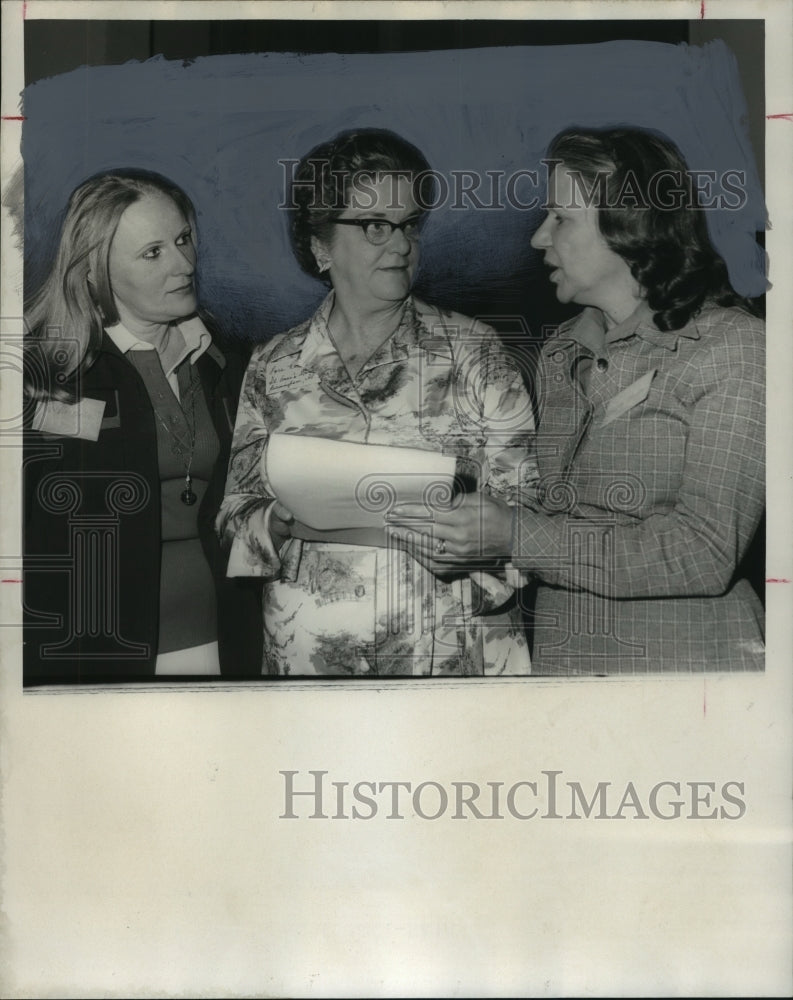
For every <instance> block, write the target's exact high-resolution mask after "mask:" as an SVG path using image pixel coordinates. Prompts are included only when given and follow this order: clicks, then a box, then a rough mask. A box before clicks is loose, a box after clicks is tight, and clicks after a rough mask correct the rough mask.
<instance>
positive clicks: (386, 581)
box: [217, 293, 538, 677]
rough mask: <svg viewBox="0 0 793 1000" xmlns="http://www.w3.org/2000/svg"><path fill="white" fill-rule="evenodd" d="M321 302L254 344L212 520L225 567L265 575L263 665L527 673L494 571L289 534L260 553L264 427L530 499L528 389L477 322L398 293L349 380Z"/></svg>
mask: <svg viewBox="0 0 793 1000" xmlns="http://www.w3.org/2000/svg"><path fill="white" fill-rule="evenodd" d="M332 306H333V293H331V294H330V295H329V296H328V298H326V300H325V301H324V302H323V304H322V305H321V306H320V308H319V309H318V311H317V312H316V313H315V314H314V316H313V317H312V318H311V319H309V320H308V321H306V322H304V323H302V324H300V325H299V326H296V327H295V328H294V329H292V330H290V331H288V332H287V333H285V334H282V335H279V336H278V337H275V338H274V339H273V340H271V341H269V342H268V343H267V344H264V345H261V346H260V347H258V348H257V349H256V350H255V351H254V353H253V355H252V358H251V361H250V365H249V367H248V371H247V374H246V378H245V383H244V387H243V392H242V397H241V400H240V405H239V410H238V415H237V423H236V427H235V431H234V438H233V442H232V449H231V460H230V464H229V473H228V479H227V484H226V496H225V498H224V501H223V504H222V506H221V509H220V513H219V515H218V519H217V528H218V532H219V534H220V536H221V540H222V541H223V542H224V543H225V544H226V545H227V546H229V547H230V550H231V552H230V559H229V575H239V576H259V577H264V578H266V580H267V581H268V582H267V583H266V585H265V588H264V599H263V600H264V655H263V659H264V662H263V673H265V674H278V675H292V676H296V675H322V676H350V677H352V676H367V675H368V676H404V675H424V676H426V675H433V676H439V675H458V676H459V675H485V674H487V675H493V674H527V673H529V672H530V663H529V654H528V647H527V644H526V639H525V635H524V626H523V621H522V615H521V612H520V608H519V606H518V602H517V601H516V599H515V593H514V591H513V588H512V587H511V586H509V585H508V584H507V583H506V581H505V578H504V574H503V573H497V572H495V571H494V572H493V573H489V572H488V573H484V572H474V573H470V574H464V575H460V576H458V577H457V578H455V579H450V580H441V579H439V578H436V577H435V576H433V575H432V574H431V573H429V571H427V570H426V569H424V568H423V567H422V566H421V565H420V564H419V563H418V562H417V561H416V560H414V559H413V558H412V557H411V556H409V555H408V554H407V553H405V552H404V551H402V550H400V549H397V548H394V547H392V546H389V547H387V548H386V547H382V548H381V547H371V548H370V547H367V546H360V545H341V544H338V543H330V542H324V541H323V542H314V541H302V540H300V539H296V538H291V539H289V540H288V541H287V542H286V543H285V544H284V545H283V546H282V547H281V550H280V551H279V552H276V551H275V550H274V548H273V546H272V544H271V542H270V539H269V535H268V534H267V533H266V532H263V531H262V530H261V526H262V518H261V516H260V515H261V512H262V511H266V513H265V523H266V518H267V513H268V512H267V508H268V507H270V505H271V504H272V501H273V494H272V492H271V490H270V489H269V485H268V483H267V481H266V473H265V472H264V463H263V461H262V456H263V452H264V449H265V446H266V444H267V440H268V436H269V435H270V433H273V432H276V431H278V432H282V433H293V434H303V435H310V436H317V437H325V438H333V439H336V440H344V441H352V442H359V443H369V444H377V445H392V446H402V447H411V448H420V449H423V450H427V451H437V452H442V453H444V454H447V455H452V454H453V455H455V456H457V457H458V458H460V459H465V460H467V463H468V466H469V467H470V468H473V469H475V470H476V472H477V474H478V479H479V483H480V488H482V489H485V490H487V491H489V492H490V493H492V494H493V495H494V496H497V497H499V498H501V499H503V500H505V501H506V502H507V503H509V504H511V505H522V504H525V503H528V502H531V501H532V500H533V499H534V497H535V493H536V485H537V479H538V473H537V466H536V461H535V458H534V419H533V413H532V406H531V402H530V398H529V395H528V393H527V391H526V388H525V385H524V382H523V379H522V376H521V373H520V370H519V367H518V365H517V364H516V363H515V361H513V360H512V359H511V358H510V357H509V356H508V355H507V354H506V352H505V350H504V349H503V347H502V346H501V344H500V342H499V340H498V337H497V334H496V333H495V331H494V330H493V329H492V328H491V327H489V326H487V325H485V324H483V323H481V322H478V321H476V320H472V319H469V318H468V317H465V316H462V315H459V314H457V313H452V312H442V311H441V310H439V309H437V308H434V307H429V306H426V305H424V304H423V303H421V302H419V301H418V300H416V299H413V298H410V299H408V300H407V301H406V303H405V307H404V310H403V313H402V317H401V321H400V323H399V326H398V328H397V330H396V331H395V333H394V334H393V335H392V336H391V337H390V338H389V339H388V340H387V341H386V342H385V343H384V344H382V345H381V346H380V347H379V348H378V349H377V351H376V352H375V353H374V354H373V355H372V357H370V359H369V360H368V361H367V362H366V363H365V364H364V365H363V367H362V368H361V370H360V372H359V373H358V374H357V375H356V377H355V378H354V379H353V378H351V377H350V375H349V373H348V371H347V369H346V367H345V365H344V363H343V361H342V359H341V357H340V356H339V354H338V352H337V351H336V348H335V346H334V344H333V341H332V338H331V336H330V333H329V330H328V322H327V321H328V317H329V315H330V312H331V309H332ZM257 512H259V516H257V517H254V515H255V514H257Z"/></svg>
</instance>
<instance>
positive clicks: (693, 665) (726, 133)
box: [5, 19, 768, 690]
mask: <svg viewBox="0 0 793 1000" xmlns="http://www.w3.org/2000/svg"><path fill="white" fill-rule="evenodd" d="M24 40H25V87H24V91H23V93H22V95H21V108H22V115H23V116H24V119H25V120H24V121H23V122H22V160H23V163H24V219H22V218H20V220H19V221H20V225H21V223H22V222H24V234H25V237H24V294H25V336H24V345H23V346H24V389H23V392H24V397H23V402H24V405H23V414H24V418H23V420H22V422H21V426H20V428H19V437H20V443H23V460H22V465H23V485H24V512H23V517H24V534H23V537H24V555H23V561H24V600H23V606H24V685H25V687H26V688H28V689H31V690H32V689H40V688H42V687H46V686H50V685H57V686H59V687H63V686H69V685H95V684H99V685H111V684H113V685H117V684H129V683H132V684H141V683H160V682H172V681H174V680H175V679H176V680H184V681H186V680H190V681H193V682H200V683H201V684H211V683H212V682H213V681H223V682H225V681H247V682H250V681H254V680H277V681H285V680H294V681H300V682H306V681H312V680H313V681H316V680H336V679H337V680H345V679H347V680H356V681H364V680H365V681H367V682H369V683H372V684H375V685H378V684H379V685H384V686H388V685H390V684H392V683H393V682H398V681H400V680H404V679H406V678H414V679H416V678H429V679H434V678H456V679H458V680H459V679H461V678H477V677H478V678H513V679H516V678H517V679H524V680H525V681H527V682H528V681H530V679H531V678H535V677H546V678H547V677H553V678H575V677H593V676H597V677H600V676H604V677H607V676H611V675H619V676H621V677H626V676H635V675H648V674H662V673H676V674H693V673H703V672H709V671H718V672H736V671H740V672H746V671H762V670H764V665H765V661H764V601H765V593H764V582H763V581H764V577H765V552H764V548H765V536H764V511H765V497H766V489H765V462H764V452H765V385H766V375H765V355H764V346H765V324H764V296H765V293H766V290H767V288H768V281H767V277H766V275H767V261H766V254H765V249H764V233H765V230H766V223H767V219H766V209H765V194H764V172H765V164H764V135H765V133H764V123H765V117H764V116H765V105H764V89H763V72H762V67H763V59H764V23H763V21H761V20H750V19H747V20H743V21H726V20H725V21H719V20H707V21H703V20H700V21H682V20H681V21H674V20H666V21H661V20H648V21H636V22H630V21H595V20H593V21H589V22H588V21H570V22H561V21H533V22H532V21H527V20H516V21H476V20H472V21H443V20H437V21H434V20H428V21H423V22H411V21H409V20H404V21H391V22H384V21H377V20H374V19H373V20H368V21H367V20H363V21H344V20H341V21H333V22H326V23H325V24H324V25H323V29H322V31H317V30H316V27H315V26H313V25H312V24H311V23H310V22H301V21H297V20H295V21H289V20H286V21H279V22H267V21H181V22H179V21H143V20H139V21H124V20H114V21H113V20H107V21H83V20H78V19H75V20H59V21H54V20H53V21H50V20H28V21H27V22H26V23H25V26H24ZM10 187H13V186H9V188H7V191H6V195H5V199H6V203H7V204H9V199H11V206H12V210H16V212H17V213H21V212H22V206H21V204H20V202H19V200H18V199H17V202H16V208H15V209H14V205H13V196H12V195H10V194H9V189H10Z"/></svg>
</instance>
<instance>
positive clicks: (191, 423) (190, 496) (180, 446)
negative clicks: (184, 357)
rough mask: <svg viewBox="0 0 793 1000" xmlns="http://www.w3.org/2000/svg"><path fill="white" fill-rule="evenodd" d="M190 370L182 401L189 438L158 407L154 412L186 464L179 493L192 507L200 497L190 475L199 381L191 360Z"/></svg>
mask: <svg viewBox="0 0 793 1000" xmlns="http://www.w3.org/2000/svg"><path fill="white" fill-rule="evenodd" d="M188 372H189V378H190V384H189V385H188V387H187V393H186V395H187V399H185V400H183V401H180V406H181V409H182V412H183V413H184V415H185V423H186V424H187V429H188V432H189V435H190V436H189V438H188V439H187V440H186V441H185V439H184V438H183V437H182V436H181V435H180V434H177V433H176V431H175V430H174V429H173V428H172V427H169V426H168V424H167V423H166V422H165V421H164V420H163V418H162V417H161V416H160V414H159V412H158V411H157V409H156V408H155V410H154V412H155V414H156V416H157V419H158V420H159V421H160V423H161V424H162V426H163V427H164V428H165V430H166V431H167V432H168V434H169V436H170V438H171V451H172V452H173V453H174V455H178V456H179V457H180V458H181V460H182V462H183V464H184V485H185V488H184V489H183V490H182V492H181V493H180V494H179V499H180V500H181V501H182V503H183V504H185V506H187V507H192V506H193V504H194V503H195V502H196V500H198V497H197V496H196V494H195V493H194V492H193V477H192V476H191V475H190V468H191V466H192V464H193V453H194V452H195V393H196V387H197V381H196V378H195V372H194V371H193V365H191V364H190V363H189V362H188ZM188 400H189V402H190V411H189V419H188V412H187V410H186V408H185V406H184V403H186V402H187V401H188Z"/></svg>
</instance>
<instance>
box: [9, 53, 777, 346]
mask: <svg viewBox="0 0 793 1000" xmlns="http://www.w3.org/2000/svg"><path fill="white" fill-rule="evenodd" d="M23 106H24V114H25V115H26V116H27V121H26V122H25V123H24V129H23V156H24V162H25V183H26V188H25V198H26V201H25V261H26V283H27V287H28V289H29V290H30V289H32V288H34V287H35V286H36V285H37V284H38V283H39V282H40V281H41V279H42V277H43V275H44V274H45V273H46V270H47V268H48V266H49V262H50V260H51V257H52V253H53V248H54V245H55V242H56V240H57V235H58V226H59V223H60V219H61V218H62V212H63V209H64V206H65V204H66V201H67V199H68V197H69V194H70V193H71V191H72V190H73V189H74V188H75V187H76V186H77V185H78V184H79V183H80V182H81V181H82V180H84V179H85V178H86V177H88V176H90V175H91V174H93V173H96V172H97V171H99V170H103V169H109V168H112V167H119V166H140V167H146V168H148V169H152V170H156V171H159V172H160V173H162V174H165V175H166V176H168V177H170V178H171V179H172V180H174V181H175V182H176V183H177V184H179V185H180V186H181V187H183V188H184V189H185V190H186V191H187V192H188V194H189V195H190V196H191V198H193V200H194V201H195V204H196V207H197V210H198V238H199V259H200V263H199V282H200V288H201V298H202V301H203V302H204V303H205V305H207V306H208V307H209V308H210V309H211V310H212V311H213V312H215V313H216V314H217V315H218V316H219V317H222V319H223V321H224V325H225V326H226V327H228V328H230V329H233V330H234V332H235V333H236V334H237V335H238V336H241V337H244V338H247V339H251V340H256V341H258V340H263V339H266V338H268V337H269V336H271V335H272V334H274V333H276V332H278V331H279V330H282V329H284V328H286V327H288V326H290V325H292V324H293V323H295V322H297V321H298V320H300V319H302V318H304V317H305V316H307V315H308V314H309V312H310V311H311V309H312V308H313V307H314V305H315V304H316V303H317V302H318V301H319V299H320V298H321V297H322V295H323V294H324V286H322V285H320V284H319V283H318V282H315V281H313V280H312V279H311V278H309V277H308V276H306V275H304V274H303V273H302V272H301V271H300V269H299V268H298V266H297V264H296V262H295V261H294V259H293V257H292V254H291V250H290V248H289V243H288V237H287V227H286V218H285V213H284V212H283V211H279V209H278V204H279V202H281V201H282V199H283V170H282V168H281V167H280V166H279V164H278V160H279V159H282V158H291V159H297V158H299V157H300V156H302V155H303V154H304V153H305V152H307V151H308V149H310V148H311V147H312V146H313V145H315V144H316V143H318V142H320V141H322V140H325V139H327V138H329V137H331V136H332V135H334V134H335V133H336V132H338V131H339V130H341V129H344V128H349V127H352V126H381V127H386V128H390V129H393V130H394V131H396V132H398V133H400V134H401V135H403V136H405V137H406V138H407V139H409V140H410V141H412V142H413V143H415V144H416V145H417V146H418V147H419V148H420V149H422V150H423V152H424V153H425V155H426V156H427V158H428V160H429V161H430V163H431V165H432V167H433V168H434V169H435V170H438V171H440V172H442V173H445V174H448V172H449V171H451V170H455V169H456V170H460V169H465V170H475V171H481V172H484V171H486V170H503V171H506V173H507V174H509V173H511V172H513V171H516V170H520V169H537V168H538V165H539V160H540V158H541V157H542V155H543V154H544V151H545V147H546V144H547V142H548V141H549V139H550V138H551V137H552V136H553V135H554V134H555V133H556V132H558V131H559V130H560V129H561V128H564V127H565V126H568V125H571V124H579V125H583V126H598V125H609V124H634V125H640V126H646V127H651V128H654V129H657V130H660V131H662V132H665V133H666V134H668V135H669V136H670V137H671V138H672V139H673V140H674V141H675V142H676V143H677V144H678V145H679V147H680V148H681V150H682V152H683V154H684V156H685V157H686V158H687V160H688V162H689V165H690V166H691V167H692V168H693V169H703V170H704V169H708V170H716V171H719V172H721V171H723V170H728V169H729V170H745V171H746V173H747V193H748V201H747V203H746V205H745V207H744V208H743V209H742V210H740V211H732V212H709V213H708V223H709V225H710V227H711V234H712V237H713V240H714V243H715V245H716V247H717V249H718V250H719V252H720V253H721V254H722V256H723V257H724V258H725V260H726V261H727V265H728V268H729V271H730V276H731V279H732V282H733V284H734V286H735V288H736V290H737V291H739V292H740V293H742V294H747V295H758V294H761V293H762V292H763V291H764V290H765V286H766V282H765V277H764V270H765V268H764V258H763V254H762V252H761V251H760V249H759V248H758V245H757V243H756V231H757V230H762V229H764V228H765V219H766V215H765V208H764V204H763V198H762V188H761V184H760V180H759V177H758V175H757V169H756V166H755V162H754V158H753V155H752V151H751V148H750V144H749V139H748V134H747V131H746V128H745V116H746V107H745V103H744V99H743V95H742V93H741V89H740V84H739V82H738V73H737V68H736V65H735V61H734V58H733V56H732V54H731V53H730V52H729V50H728V49H727V48H726V46H725V45H724V44H723V43H721V42H714V43H711V44H709V45H707V46H705V47H704V48H698V47H693V46H687V45H678V46H673V45H667V44H663V43H655V42H609V43H604V44H597V45H578V46H546V47H510V48H487V49H466V50H451V51H448V50H447V51H442V52H418V53H395V54H371V55H369V54H366V55H336V54H327V55H308V56H299V55H291V54H260V55H235V56H208V57H205V58H200V59H196V60H195V61H192V62H189V63H184V64H183V63H182V62H181V61H178V62H177V61H167V60H164V59H163V58H161V57H158V58H155V59H151V60H148V61H147V62H143V63H127V64H125V65H122V66H102V67H84V68H82V69H79V70H76V71H74V72H71V73H66V74H63V75H61V76H58V77H54V78H51V79H48V80H42V81H38V82H37V83H35V84H32V85H31V86H29V87H28V88H27V89H26V91H25V93H24V104H23ZM541 218H542V212H541V211H540V210H537V211H530V212H527V211H519V210H517V209H514V208H513V209H506V210H502V211H481V210H474V209H471V208H469V209H467V210H465V211H459V210H458V211H452V210H451V208H449V207H446V208H443V209H439V210H438V211H437V212H435V213H433V216H432V218H431V219H430V221H429V223H428V226H427V229H426V230H425V232H426V238H425V241H424V252H423V259H422V264H421V267H420V270H419V275H418V279H417V290H419V291H420V292H421V293H422V294H423V295H424V296H425V297H426V298H429V299H430V300H432V301H436V302H439V303H442V304H446V305H449V306H454V307H456V308H459V309H461V310H462V311H465V312H471V311H473V306H474V305H476V304H478V303H480V302H483V301H487V302H490V303H492V304H495V305H498V303H499V299H500V297H503V301H504V302H505V303H506V302H510V303H512V302H514V301H515V300H516V287H517V286H521V287H524V286H525V287H528V288H529V289H531V287H532V284H533V283H536V284H537V286H538V287H539V286H540V285H541V283H542V282H544V280H545V279H544V277H543V273H544V272H543V270H542V267H541V261H540V256H539V255H538V254H536V253H535V252H534V251H533V250H531V248H530V247H529V239H530V237H531V234H532V233H533V231H534V229H535V228H536V227H537V225H538V224H539V222H540V220H541ZM545 292H546V293H547V289H545ZM517 298H520V294H519V293H518V294H517ZM507 311H509V310H507ZM533 319H534V320H537V317H533Z"/></svg>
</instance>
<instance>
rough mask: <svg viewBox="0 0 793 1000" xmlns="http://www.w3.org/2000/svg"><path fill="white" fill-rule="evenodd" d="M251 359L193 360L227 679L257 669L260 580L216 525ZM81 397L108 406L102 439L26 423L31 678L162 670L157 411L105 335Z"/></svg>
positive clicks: (78, 679) (143, 674)
mask: <svg viewBox="0 0 793 1000" xmlns="http://www.w3.org/2000/svg"><path fill="white" fill-rule="evenodd" d="M246 361H247V358H246V357H245V352H244V351H242V350H241V349H240V348H236V347H229V348H227V349H224V351H223V352H221V351H220V350H219V349H218V347H217V346H216V345H215V344H214V343H213V345H212V346H211V347H210V348H209V350H208V351H206V352H205V353H204V354H203V355H202V356H201V357H200V358H199V359H198V361H197V362H196V365H197V368H198V371H199V373H200V376H201V382H202V385H203V388H204V393H205V395H206V398H207V402H208V404H209V411H210V414H211V416H212V420H213V423H214V425H215V430H216V432H217V435H218V439H219V441H220V455H219V457H218V461H217V464H216V466H215V472H214V475H213V478H212V480H211V481H210V484H209V487H208V489H207V492H206V494H205V496H204V499H203V501H202V503H201V508H200V510H199V533H200V536H201V541H202V544H203V547H204V552H205V554H206V557H207V561H208V563H209V565H210V567H211V569H212V573H213V576H214V579H215V588H216V594H217V612H218V643H219V653H220V667H221V674H222V675H223V676H224V677H256V676H260V675H261V662H262V660H261V657H262V652H261V650H262V626H261V585H260V583H259V582H258V581H254V580H250V581H249V580H241V579H228V578H227V577H226V575H225V571H226V560H225V556H224V554H223V553H222V552H221V549H220V544H219V542H218V540H217V536H216V534H215V531H214V518H215V514H216V512H217V509H218V507H219V506H220V502H221V500H222V497H223V490H224V485H225V479H226V469H227V466H228V457H229V449H230V445H231V435H232V431H233V429H234V420H235V416H236V410H237V402H238V400H239V392H240V386H241V382H242V377H243V375H244V370H245V364H246ZM80 393H81V396H82V397H84V398H89V399H100V400H102V401H104V403H105V410H104V414H103V419H102V426H101V430H100V432H99V438H98V440H96V441H90V440H83V439H80V438H75V437H56V436H54V435H50V434H43V433H37V432H35V431H28V432H26V435H25V446H24V460H23V462H24V489H25V503H24V509H25V527H24V538H25V553H24V567H25V572H24V641H25V644H24V683H25V685H32V684H54V683H72V684H78V683H106V682H117V681H133V680H148V679H152V678H153V677H154V670H155V661H156V659H157V637H158V632H159V579H160V558H161V556H160V552H161V541H160V477H159V470H158V460H157V432H156V425H155V415H154V410H153V409H152V406H151V403H150V402H149V397H148V394H147V392H146V388H145V385H144V383H143V380H142V379H141V377H140V375H139V374H138V372H137V371H136V369H135V368H134V366H133V365H132V364H131V363H130V362H129V361H128V360H127V359H126V357H125V356H124V355H123V354H122V353H121V352H120V351H119V350H118V348H117V347H116V345H115V344H114V343H113V341H112V340H111V339H110V338H109V337H108V336H107V334H105V336H104V339H103V342H102V347H101V350H100V351H99V353H98V355H97V358H96V360H95V361H94V363H93V364H92V365H91V367H90V368H89V369H88V371H87V372H86V373H85V374H84V375H83V377H82V381H81V386H80Z"/></svg>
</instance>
